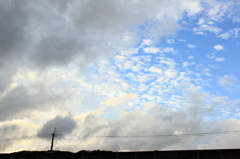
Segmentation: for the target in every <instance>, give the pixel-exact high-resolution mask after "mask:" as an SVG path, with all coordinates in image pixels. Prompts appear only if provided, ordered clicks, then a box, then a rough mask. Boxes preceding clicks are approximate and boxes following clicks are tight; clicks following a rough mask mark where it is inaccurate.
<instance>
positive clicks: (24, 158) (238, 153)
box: [0, 149, 240, 159]
mask: <svg viewBox="0 0 240 159" xmlns="http://www.w3.org/2000/svg"><path fill="white" fill-rule="evenodd" d="M0 159H240V149H213V150H169V151H157V150H155V151H130V152H112V151H105V150H94V151H88V150H81V151H79V152H69V151H19V152H14V153H5V154H4V153H2V154H0Z"/></svg>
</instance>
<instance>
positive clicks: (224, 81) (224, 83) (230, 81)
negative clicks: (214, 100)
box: [218, 75, 239, 91]
mask: <svg viewBox="0 0 240 159" xmlns="http://www.w3.org/2000/svg"><path fill="white" fill-rule="evenodd" d="M218 84H219V85H220V86H221V87H223V88H224V89H226V90H228V91H233V90H235V89H236V88H238V87H239V84H238V79H237V78H236V77H234V76H229V75H225V76H223V77H219V78H218Z"/></svg>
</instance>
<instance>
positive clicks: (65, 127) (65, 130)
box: [37, 115, 77, 139]
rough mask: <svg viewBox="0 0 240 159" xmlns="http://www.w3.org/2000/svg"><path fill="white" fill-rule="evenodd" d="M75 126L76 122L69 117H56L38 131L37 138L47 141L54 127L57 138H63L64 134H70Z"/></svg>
mask: <svg viewBox="0 0 240 159" xmlns="http://www.w3.org/2000/svg"><path fill="white" fill-rule="evenodd" d="M76 125H77V124H76V121H75V120H74V119H73V118H72V117H71V116H70V115H68V116H65V117H61V116H56V117H55V118H54V119H51V120H49V121H48V122H47V123H46V124H44V125H43V126H42V128H41V129H40V130H39V131H38V134H37V136H38V137H40V138H45V139H49V138H50V137H51V134H52V133H53V130H54V128H55V127H56V135H57V136H58V138H63V137H64V136H65V135H66V134H69V133H71V132H72V131H73V130H74V129H75V128H76Z"/></svg>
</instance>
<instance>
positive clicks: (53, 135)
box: [50, 127, 56, 151]
mask: <svg viewBox="0 0 240 159" xmlns="http://www.w3.org/2000/svg"><path fill="white" fill-rule="evenodd" d="M55 133H56V127H55V129H54V132H53V133H52V134H51V135H52V144H51V150H50V151H52V150H53V141H54V137H55Z"/></svg>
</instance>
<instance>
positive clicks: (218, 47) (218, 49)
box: [213, 45, 224, 51]
mask: <svg viewBox="0 0 240 159" xmlns="http://www.w3.org/2000/svg"><path fill="white" fill-rule="evenodd" d="M213 48H214V49H215V50H217V51H220V50H223V49H224V47H223V46H222V45H215V46H213Z"/></svg>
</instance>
